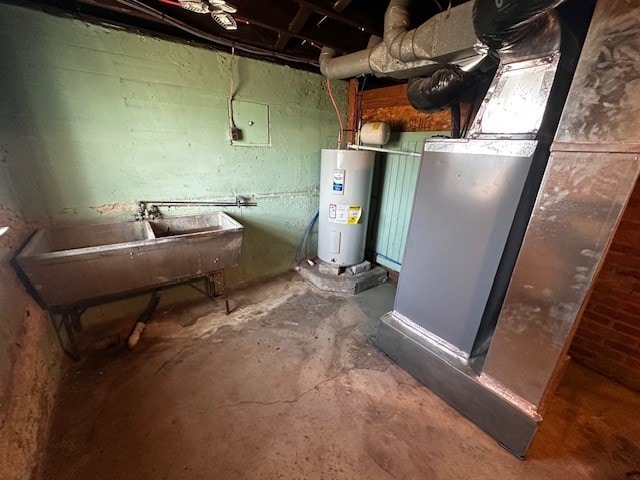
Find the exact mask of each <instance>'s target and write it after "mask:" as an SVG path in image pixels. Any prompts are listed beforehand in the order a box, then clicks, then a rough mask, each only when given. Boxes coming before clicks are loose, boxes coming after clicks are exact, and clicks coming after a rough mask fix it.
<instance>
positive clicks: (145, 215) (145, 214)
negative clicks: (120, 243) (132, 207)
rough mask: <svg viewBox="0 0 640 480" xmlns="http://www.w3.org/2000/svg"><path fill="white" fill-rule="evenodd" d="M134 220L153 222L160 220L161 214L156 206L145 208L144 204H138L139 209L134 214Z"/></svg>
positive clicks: (145, 204)
mask: <svg viewBox="0 0 640 480" xmlns="http://www.w3.org/2000/svg"><path fill="white" fill-rule="evenodd" d="M135 216H136V220H155V219H156V218H160V217H161V216H162V214H161V213H160V210H159V209H158V207H157V206H155V205H151V206H147V203H146V202H140V205H139V209H138V211H137V212H136V215H135Z"/></svg>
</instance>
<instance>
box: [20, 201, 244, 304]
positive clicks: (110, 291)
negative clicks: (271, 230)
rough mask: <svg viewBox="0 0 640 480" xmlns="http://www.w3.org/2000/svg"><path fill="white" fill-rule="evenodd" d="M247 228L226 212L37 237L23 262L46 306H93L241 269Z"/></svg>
mask: <svg viewBox="0 0 640 480" xmlns="http://www.w3.org/2000/svg"><path fill="white" fill-rule="evenodd" d="M242 234H243V227H242V225H240V224H239V223H238V222H236V221H235V220H233V219H232V218H231V217H229V216H228V215H227V214H225V213H223V212H214V213H210V214H204V215H192V216H184V217H173V218H163V219H159V220H154V221H146V220H144V221H127V222H117V223H105V224H93V225H79V226H69V227H56V228H52V229H47V230H39V231H37V232H36V233H35V234H34V236H33V237H32V238H31V240H30V241H29V242H28V243H27V245H26V246H25V247H24V248H23V250H22V251H21V252H20V253H19V254H18V256H17V257H16V261H17V263H18V265H19V267H20V269H21V270H22V271H23V272H24V274H25V276H26V277H27V278H28V279H29V281H30V283H31V285H32V286H33V289H34V290H35V292H36V293H37V296H38V297H39V300H40V301H41V303H42V304H43V306H44V307H45V308H47V309H49V310H52V311H56V310H62V309H66V308H69V307H71V306H81V305H88V304H91V303H96V302H98V301H100V300H106V299H109V298H111V297H113V298H115V297H117V296H120V295H124V294H127V293H134V292H136V291H144V290H147V289H150V288H153V287H160V286H163V285H168V284H172V283H177V282H180V281H185V280H188V279H190V278H197V277H203V276H207V275H208V274H210V273H212V272H214V271H216V270H221V269H223V268H226V267H230V266H233V265H236V264H237V262H238V257H239V255H240V248H241V246H242Z"/></svg>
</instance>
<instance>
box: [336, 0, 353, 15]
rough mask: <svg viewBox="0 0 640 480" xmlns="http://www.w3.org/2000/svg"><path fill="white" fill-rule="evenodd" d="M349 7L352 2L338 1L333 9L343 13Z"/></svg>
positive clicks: (348, 0) (349, 0)
mask: <svg viewBox="0 0 640 480" xmlns="http://www.w3.org/2000/svg"><path fill="white" fill-rule="evenodd" d="M349 5H351V0H337V1H336V2H335V3H334V4H333V9H334V10H335V11H336V12H338V13H342V12H343V10H344V9H345V8H347V7H348V6H349Z"/></svg>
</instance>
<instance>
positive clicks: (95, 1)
mask: <svg viewBox="0 0 640 480" xmlns="http://www.w3.org/2000/svg"><path fill="white" fill-rule="evenodd" d="M77 1H79V2H80V3H86V4H88V5H93V6H98V7H102V8H107V9H110V10H114V11H117V12H119V13H126V14H129V15H133V16H138V17H142V18H144V17H143V15H144V14H141V13H140V12H138V11H136V10H133V9H131V8H128V7H126V6H123V5H121V4H118V3H117V2H116V1H115V0H77ZM144 3H145V4H147V5H149V6H151V7H154V8H155V7H156V5H157V3H158V2H153V1H149V0H144ZM234 4H235V5H236V6H238V14H237V16H238V17H239V18H242V19H243V20H246V21H247V22H249V24H250V25H253V26H255V27H260V28H263V29H266V30H269V31H272V32H275V33H277V34H278V35H279V36H282V35H288V36H289V39H291V38H298V39H300V40H304V41H307V42H309V43H314V44H318V45H322V46H325V45H326V46H329V47H332V48H335V49H337V50H339V51H345V48H346V47H347V45H346V44H345V41H344V39H341V38H340V37H339V36H335V35H332V34H331V33H330V32H329V31H327V30H325V31H322V30H320V31H316V32H314V33H313V34H312V35H309V34H301V33H299V30H301V29H302V27H304V24H302V25H301V26H300V28H299V29H298V31H290V30H289V28H290V27H289V26H287V25H286V24H284V25H276V24H274V23H275V22H276V21H277V20H275V19H274V20H273V22H274V23H267V22H266V21H264V20H263V19H261V17H260V16H259V15H260V13H259V12H258V9H257V8H256V6H255V4H254V3H253V2H248V1H236V2H235V3H234ZM160 5H162V4H160ZM168 8H169V9H172V11H171V12H170V13H171V14H172V15H178V16H187V17H193V19H194V21H197V22H198V25H199V26H200V25H201V24H202V20H203V19H204V18H205V17H208V16H205V15H199V14H194V13H192V12H189V11H187V10H184V9H181V8H178V7H175V8H173V7H168ZM162 10H167V8H162ZM262 12H263V13H264V11H263V10H262ZM312 13H313V10H310V9H309V15H311V14H312ZM296 16H297V15H296ZM278 17H279V16H274V18H278ZM280 18H282V17H280ZM307 18H308V17H307ZM208 20H210V18H208ZM294 20H295V18H294ZM279 22H280V23H281V24H282V23H283V22H282V21H281V20H280V21H279ZM292 24H293V22H292ZM200 28H202V27H200ZM243 28H246V27H243V26H242V25H240V26H239V29H243ZM207 30H209V29H208V28H207ZM230 33H231V34H232V33H236V32H222V31H219V27H217V26H216V25H215V24H214V23H213V22H211V34H213V35H216V34H217V35H220V36H221V37H225V36H227V35H229V34H230ZM237 33H240V30H238V31H237ZM230 36H231V37H232V38H234V37H236V35H230ZM265 41H266V42H268V43H271V42H273V40H267V39H265Z"/></svg>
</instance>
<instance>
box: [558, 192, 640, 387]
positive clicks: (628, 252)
mask: <svg viewBox="0 0 640 480" xmlns="http://www.w3.org/2000/svg"><path fill="white" fill-rule="evenodd" d="M570 354H571V356H572V357H573V358H574V359H575V360H576V361H578V362H580V363H582V364H584V365H586V366H587V367H590V368H592V369H593V370H596V371H598V372H600V373H602V374H604V375H606V376H608V377H611V378H614V379H615V380H618V381H619V382H621V383H623V384H625V385H628V386H630V387H633V388H636V389H640V182H638V183H637V184H636V186H635V189H634V191H633V194H632V196H631V200H630V202H629V205H628V206H627V209H626V210H625V212H624V215H623V217H622V221H621V223H620V226H619V227H618V231H617V232H616V235H615V237H614V239H613V244H612V246H611V250H610V251H609V253H608V255H607V257H606V259H605V262H604V266H603V267H602V270H601V271H600V274H599V275H598V278H597V279H596V283H595V286H594V289H593V293H592V295H591V298H590V300H589V303H588V304H587V308H586V311H585V313H584V316H583V318H582V321H581V323H580V326H579V328H578V331H577V333H576V336H575V338H574V341H573V345H572V346H571V350H570Z"/></svg>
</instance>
